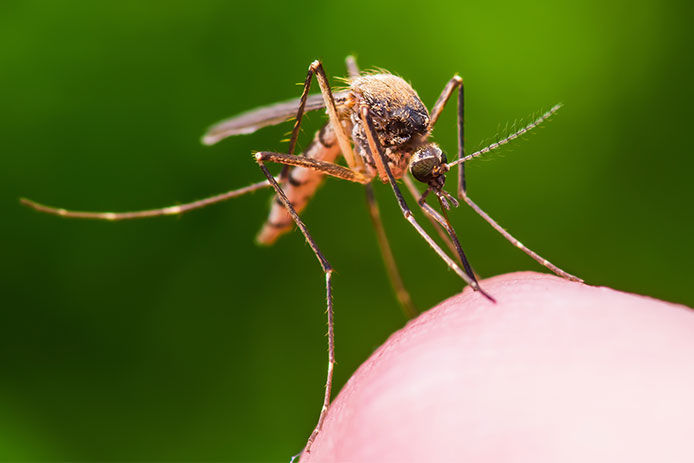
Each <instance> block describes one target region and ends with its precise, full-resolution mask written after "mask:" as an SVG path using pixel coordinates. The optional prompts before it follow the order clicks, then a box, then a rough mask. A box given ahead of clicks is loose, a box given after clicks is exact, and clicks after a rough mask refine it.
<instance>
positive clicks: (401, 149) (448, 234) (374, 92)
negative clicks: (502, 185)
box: [21, 56, 582, 452]
mask: <svg viewBox="0 0 694 463" xmlns="http://www.w3.org/2000/svg"><path fill="white" fill-rule="evenodd" d="M346 65H347V71H348V75H349V76H348V78H347V79H345V80H346V82H347V83H348V86H347V88H345V89H343V90H339V91H333V90H332V89H331V87H330V85H329V83H328V78H327V75H326V73H325V70H324V69H323V65H322V64H321V62H320V61H318V60H316V61H314V62H312V63H311V64H310V66H309V68H308V73H307V75H306V79H305V81H304V84H303V91H302V93H301V97H300V98H299V99H295V100H291V101H286V102H281V103H276V104H273V105H270V106H266V107H261V108H257V109H255V110H252V111H249V112H246V113H243V114H240V115H238V116H235V117H232V118H230V119H227V120H224V121H221V122H219V123H218V124H216V125H213V126H212V127H211V128H210V129H209V130H208V131H207V133H206V134H205V135H204V136H203V138H202V142H203V143H204V144H205V145H212V144H215V143H217V142H219V141H221V140H223V139H225V138H227V137H230V136H232V135H239V134H249V133H253V132H255V131H257V130H259V129H261V128H263V127H267V126H271V125H276V124H280V123H282V122H285V121H288V120H290V119H291V118H294V119H295V122H294V127H293V130H292V132H291V137H290V139H289V147H288V149H287V152H286V153H276V152H270V151H260V152H257V153H255V155H254V156H255V161H256V162H257V163H258V165H259V167H260V170H261V171H262V173H263V175H264V176H265V180H264V181H261V182H258V183H254V184H251V185H249V186H246V187H244V188H240V189H236V190H231V191H228V192H225V193H221V194H219V195H216V196H211V197H208V198H205V199H201V200H198V201H194V202H191V203H186V204H180V205H175V206H169V207H164V208H160V209H150V210H142V211H134V212H83V211H73V210H67V209H62V208H55V207H50V206H45V205H43V204H39V203H36V202H34V201H31V200H28V199H24V198H22V199H21V202H22V203H23V204H25V205H27V206H30V207H32V208H34V209H36V210H38V211H41V212H46V213H50V214H55V215H58V216H62V217H71V218H82V219H99V220H111V221H116V220H126V219H138V218H144V217H156V216H164V215H180V214H183V213H185V212H188V211H191V210H194V209H199V208H202V207H206V206H209V205H210V204H214V203H218V202H221V201H225V200H227V199H230V198H234V197H237V196H241V195H244V194H246V193H249V192H252V191H256V190H259V189H262V188H268V187H271V188H272V189H274V192H275V197H274V201H273V203H272V206H271V210H270V214H269V217H268V219H267V221H266V222H265V224H264V225H263V227H262V229H261V231H260V233H259V234H258V236H257V238H256V240H257V241H258V243H260V244H266V245H269V244H272V243H274V242H275V241H276V240H277V239H278V238H279V237H280V236H281V235H283V234H284V233H286V232H288V231H289V230H291V228H292V227H293V226H294V225H296V226H297V227H298V228H299V230H300V231H301V233H302V234H303V236H304V238H305V239H306V241H307V243H308V244H309V246H310V247H311V249H312V250H313V252H314V254H315V255H316V258H317V259H318V263H319V264H320V266H321V268H322V270H323V273H324V277H325V291H326V309H327V310H326V312H327V318H328V368H327V374H326V381H325V389H324V395H323V403H322V407H321V410H320V414H319V416H318V422H317V424H316V426H315V428H314V429H313V432H312V433H311V435H310V436H309V438H308V441H307V443H306V445H305V447H304V450H303V451H302V452H310V450H311V445H312V444H313V442H314V441H315V439H316V436H317V435H318V434H319V432H320V431H321V428H322V426H323V422H324V420H325V417H326V412H327V410H328V406H329V405H330V397H331V390H332V381H333V369H334V365H335V335H334V323H333V300H332V273H333V267H332V266H331V265H330V263H329V262H328V260H327V259H326V257H325V255H324V254H323V252H322V251H321V250H320V249H319V247H318V245H317V243H316V241H315V240H314V238H313V237H312V235H311V234H310V233H309V231H308V228H307V227H306V224H305V223H304V222H303V220H302V219H301V217H300V216H299V214H300V213H301V211H302V210H303V209H304V208H305V207H306V205H307V203H308V201H309V200H310V199H311V198H312V197H313V195H314V193H315V192H316V189H317V188H318V186H319V185H320V184H321V182H322V181H323V180H324V178H325V177H326V176H329V177H336V178H339V179H342V180H348V181H350V182H355V183H360V184H363V185H364V186H365V191H366V201H367V204H368V209H369V213H370V216H371V219H372V222H373V225H374V228H375V231H376V236H377V241H378V243H379V245H380V250H381V254H382V257H383V260H384V262H385V266H386V270H387V274H388V277H389V279H390V282H391V285H392V286H393V288H394V290H395V293H396V296H397V299H398V302H399V303H400V305H401V306H402V308H403V310H404V312H405V313H406V315H408V316H410V317H412V316H414V315H415V314H416V311H415V309H414V305H413V304H412V300H411V298H410V295H409V293H408V291H407V290H406V289H405V286H404V284H403V282H402V278H401V277H400V273H399V271H398V268H397V265H396V263H395V259H394V257H393V254H392V251H391V248H390V245H389V244H388V240H387V236H386V233H385V229H384V227H383V223H382V221H381V219H380V213H379V209H378V205H377V203H376V201H375V198H374V194H373V189H372V185H371V184H372V182H373V181H374V180H375V179H376V178H378V179H380V180H381V181H382V182H384V183H389V184H390V186H391V188H392V190H393V193H394V195H395V198H396V200H397V203H398V205H399V207H400V210H401V212H402V215H403V217H404V219H405V220H406V221H407V222H408V223H409V224H410V225H411V226H412V227H413V228H414V230H415V231H416V232H417V233H418V234H419V235H420V236H421V237H422V238H423V239H424V240H425V241H426V242H427V243H428V245H429V246H430V247H431V248H432V249H433V251H434V252H435V253H436V254H437V255H438V256H439V257H440V258H441V259H442V260H443V262H444V263H445V264H446V265H447V266H448V268H449V269H451V270H452V271H454V272H455V273H456V274H457V275H458V276H459V277H460V278H461V279H462V280H463V281H464V282H465V283H467V284H468V285H469V286H470V287H472V289H473V290H475V291H477V292H478V293H480V294H481V295H482V296H483V297H484V298H486V299H487V300H488V301H489V302H491V303H494V302H495V300H494V298H493V296H492V295H490V294H488V293H487V292H485V291H484V289H483V288H482V287H481V286H480V284H479V282H478V280H477V277H476V275H475V273H474V271H473V269H472V267H471V266H470V263H469V262H468V259H467V257H466V256H465V253H464V252H463V248H462V246H461V244H460V240H459V239H458V236H457V235H456V233H455V230H454V229H453V227H452V226H451V224H450V221H449V219H448V211H449V210H450V209H451V208H452V207H457V206H458V205H459V203H458V199H461V200H462V201H464V202H465V203H466V204H467V205H469V206H470V207H471V208H472V209H473V210H474V211H475V212H476V213H477V214H479V215H480V216H481V217H482V218H483V219H484V220H485V221H487V222H488V223H489V224H490V225H491V226H492V227H493V228H494V229H495V230H496V231H498V232H499V233H500V234H501V235H503V236H504V238H506V239H507V240H508V241H510V242H511V243H512V244H513V245H514V246H516V247H518V248H519V249H521V250H522V251H523V252H525V253H526V254H528V255H529V256H530V257H531V258H533V259H534V260H536V261H537V262H539V263H540V264H541V265H543V266H545V267H546V268H548V269H549V270H551V271H552V272H554V273H555V274H557V275H559V276H560V277H563V278H566V279H568V280H572V281H578V282H581V281H582V280H581V279H580V278H578V277H575V276H573V275H571V274H569V273H567V272H565V271H563V270H561V269H560V268H559V267H556V266H555V265H553V264H552V263H550V262H549V261H548V260H547V259H545V258H543V257H541V256H539V255H538V254H537V253H535V252H533V251H532V250H530V249H529V248H527V247H526V246H524V245H523V244H522V243H521V242H520V241H518V240H517V239H516V238H514V237H513V236H512V235H511V234H510V233H508V232H507V231H506V230H505V229H504V228H502V227H501V226H500V225H499V224H498V223H497V222H496V221H495V220H494V219H492V218H491V217H490V216H489V215H488V214H487V213H486V212H484V211H483V210H482V209H481V208H480V207H479V206H477V204H476V203H474V202H473V201H472V199H470V197H469V196H468V193H467V188H466V183H465V169H464V167H465V163H466V162H467V161H469V160H471V159H473V158H476V157H478V156H482V155H484V154H486V153H488V152H490V151H492V150H495V149H497V148H499V147H500V146H502V145H505V144H507V143H508V142H510V141H512V140H514V139H516V138H518V137H520V136H521V135H523V134H525V133H527V132H528V131H530V130H532V129H533V128H535V127H537V126H538V125H539V124H541V123H542V122H544V121H545V120H546V119H548V118H549V117H551V116H552V115H553V114H554V113H555V112H556V111H557V110H558V109H559V108H560V105H556V106H554V107H552V108H551V109H550V110H549V111H547V112H546V113H544V114H543V115H541V116H540V117H538V118H537V119H535V120H534V121H532V122H531V123H529V124H528V125H526V126H525V127H523V128H521V129H520V130H518V131H516V132H514V133H511V134H510V135H508V136H506V137H505V138H503V139H501V140H499V141H497V142H495V143H492V144H491V145H489V146H487V147H485V148H483V149H481V150H479V151H476V152H474V153H472V154H468V155H466V154H465V148H464V140H465V138H464V124H463V121H464V87H463V79H462V78H461V77H460V76H458V75H457V74H456V75H454V76H453V77H452V78H451V79H450V80H449V81H448V83H447V84H446V86H445V87H444V89H443V91H442V92H441V95H440V96H439V98H438V100H436V103H434V106H433V107H432V110H431V112H429V111H428V110H427V108H426V106H424V104H423V103H422V101H421V99H420V98H419V96H418V95H417V92H415V90H414V89H413V88H412V87H411V86H410V84H408V83H407V82H406V81H405V80H403V79H402V78H400V77H397V76H395V75H393V74H390V73H387V72H385V71H379V72H371V73H362V72H360V71H359V68H358V66H357V63H356V61H355V59H354V58H353V57H351V56H348V57H347V59H346ZM314 77H315V78H316V79H317V80H318V86H319V87H320V94H312V95H309V91H310V88H311V82H312V80H313V78H314ZM456 90H457V92H458V105H457V112H458V117H457V119H458V152H457V158H456V159H455V160H454V161H452V162H448V159H447V158H446V155H445V153H444V152H443V151H442V150H441V148H440V147H439V146H438V145H437V144H436V143H433V142H431V141H430V140H429V138H430V135H431V132H432V129H433V128H434V126H435V125H436V122H437V121H438V119H439V116H440V115H441V113H442V111H443V110H444V107H445V106H446V103H447V102H448V101H449V99H450V98H451V96H452V95H453V94H454V93H455V91H456ZM323 109H324V110H325V111H326V113H327V115H328V122H327V123H326V124H325V125H324V126H323V128H322V129H320V130H319V131H318V132H317V133H316V134H315V136H314V137H313V141H312V142H311V143H310V144H309V145H308V146H307V147H306V148H305V149H304V150H303V153H300V154H296V153H295V150H296V144H297V138H298V135H299V130H300V127H301V122H302V118H303V116H304V114H305V113H306V112H308V111H316V110H323ZM340 156H342V158H343V159H344V164H346V165H343V164H338V163H337V161H338V158H339V157H340ZM268 163H277V164H281V165H282V166H283V167H282V170H281V172H280V173H279V175H277V176H275V175H273V174H272V173H270V171H269V170H268V168H267V164H268ZM455 166H458V175H457V177H458V190H457V199H456V197H454V196H453V195H451V194H450V193H448V192H446V191H445V190H444V185H445V181H446V174H447V173H448V172H449V171H450V170H451V168H453V167H455ZM412 178H414V179H415V180H417V181H418V182H420V183H422V184H424V191H422V192H420V190H419V189H418V187H417V186H416V185H415V183H414V181H413V180H412ZM399 179H402V180H403V182H404V184H405V185H406V186H407V188H408V189H409V190H410V193H411V194H412V195H413V196H414V198H415V199H416V203H417V205H418V207H419V208H420V209H421V210H422V212H423V213H424V215H425V216H426V217H427V219H428V220H430V221H431V222H432V224H434V226H435V227H436V230H437V233H438V234H439V235H440V236H441V238H442V239H443V240H444V241H445V242H446V245H447V246H448V248H449V249H450V250H451V252H452V254H453V255H454V258H451V257H450V256H449V254H448V253H447V252H445V251H444V250H443V249H442V248H441V247H440V246H439V244H437V242H436V241H435V240H434V239H433V238H432V237H431V236H430V235H429V233H428V232H427V231H426V230H425V229H424V228H423V227H422V226H421V225H420V224H419V222H418V221H417V219H416V218H415V216H414V215H413V213H412V210H411V209H410V208H409V206H408V205H407V202H406V201H405V197H404V196H403V194H402V193H401V191H400V186H399V185H398V182H397V180H399ZM429 195H433V196H434V197H436V200H437V203H438V204H437V205H438V210H436V209H435V208H434V207H432V206H431V205H429V204H428V203H427V201H426V200H427V198H428V197H429ZM454 259H455V260H454Z"/></svg>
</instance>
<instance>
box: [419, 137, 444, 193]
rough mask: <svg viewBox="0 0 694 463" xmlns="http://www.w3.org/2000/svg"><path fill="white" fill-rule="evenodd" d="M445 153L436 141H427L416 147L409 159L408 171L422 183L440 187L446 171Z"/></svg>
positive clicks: (435, 187) (436, 187)
mask: <svg viewBox="0 0 694 463" xmlns="http://www.w3.org/2000/svg"><path fill="white" fill-rule="evenodd" d="M447 162H448V159H446V154H445V153H444V152H443V151H441V148H439V147H438V145H437V144H436V143H427V144H425V145H423V146H421V147H420V148H418V149H417V150H416V151H415V152H414V154H413V155H412V159H411V160H410V173H412V176H413V177H414V178H416V179H417V180H419V181H420V182H422V183H426V184H427V185H429V186H431V187H433V188H434V189H437V190H438V189H441V187H443V184H444V182H445V181H446V175H445V173H446V172H447V171H448V168H447V166H446V163H447Z"/></svg>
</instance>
